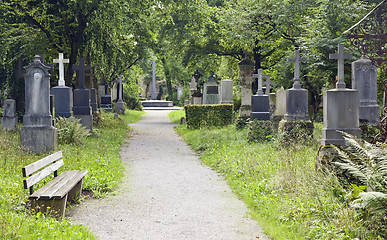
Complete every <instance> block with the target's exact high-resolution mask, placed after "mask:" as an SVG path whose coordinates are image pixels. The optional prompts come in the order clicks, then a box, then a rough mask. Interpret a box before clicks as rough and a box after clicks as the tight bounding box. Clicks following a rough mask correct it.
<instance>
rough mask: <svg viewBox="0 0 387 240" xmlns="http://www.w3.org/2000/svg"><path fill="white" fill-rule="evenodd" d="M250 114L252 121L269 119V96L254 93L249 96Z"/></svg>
mask: <svg viewBox="0 0 387 240" xmlns="http://www.w3.org/2000/svg"><path fill="white" fill-rule="evenodd" d="M251 109H252V111H251V115H250V119H251V121H253V120H254V119H257V120H259V121H269V120H270V112H269V96H268V95H254V96H252V97H251Z"/></svg>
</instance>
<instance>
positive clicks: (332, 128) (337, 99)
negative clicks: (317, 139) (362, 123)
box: [321, 88, 361, 146]
mask: <svg viewBox="0 0 387 240" xmlns="http://www.w3.org/2000/svg"><path fill="white" fill-rule="evenodd" d="M323 107H324V125H323V129H322V139H321V144H322V145H327V144H334V145H342V146H344V145H345V141H344V138H343V136H342V134H341V133H340V132H338V131H343V132H347V133H349V134H351V135H354V136H356V137H358V138H360V136H361V130H360V128H359V94H358V91H356V90H352V89H346V88H342V89H338V88H336V89H332V90H328V91H325V92H324V95H323Z"/></svg>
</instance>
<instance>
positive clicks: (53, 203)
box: [30, 195, 67, 220]
mask: <svg viewBox="0 0 387 240" xmlns="http://www.w3.org/2000/svg"><path fill="white" fill-rule="evenodd" d="M66 202H67V195H66V196H64V197H63V198H62V199H49V200H43V199H39V200H30V203H31V208H32V209H34V210H35V211H36V212H41V213H44V214H50V215H52V216H53V217H55V218H56V219H58V220H62V219H63V218H64V215H65V210H66Z"/></svg>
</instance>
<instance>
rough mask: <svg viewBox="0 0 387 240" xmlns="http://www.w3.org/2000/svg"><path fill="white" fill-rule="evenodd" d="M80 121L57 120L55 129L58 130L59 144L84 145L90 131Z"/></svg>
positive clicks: (60, 118) (59, 118)
mask: <svg viewBox="0 0 387 240" xmlns="http://www.w3.org/2000/svg"><path fill="white" fill-rule="evenodd" d="M80 121H81V120H80V119H76V118H74V117H70V118H64V117H57V118H55V127H56V128H57V130H58V143H59V144H75V145H82V144H83V142H84V140H85V139H86V137H87V136H89V135H90V133H89V130H87V129H86V127H84V126H83V125H82V124H81V123H80Z"/></svg>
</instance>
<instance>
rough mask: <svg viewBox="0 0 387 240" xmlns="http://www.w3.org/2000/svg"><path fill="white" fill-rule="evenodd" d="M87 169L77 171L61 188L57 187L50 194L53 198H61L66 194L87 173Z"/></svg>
mask: <svg viewBox="0 0 387 240" xmlns="http://www.w3.org/2000/svg"><path fill="white" fill-rule="evenodd" d="M87 172H88V171H87V170H83V171H78V172H77V173H76V174H75V175H74V176H73V177H72V178H71V179H70V180H69V181H68V182H67V183H66V184H65V185H64V186H63V187H62V188H60V189H58V191H56V192H55V193H53V194H52V196H51V197H53V198H62V197H63V196H64V195H66V194H67V193H68V192H69V191H70V190H71V189H73V187H75V185H77V183H78V182H79V181H81V180H82V179H83V178H84V177H85V176H86V174H87Z"/></svg>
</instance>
